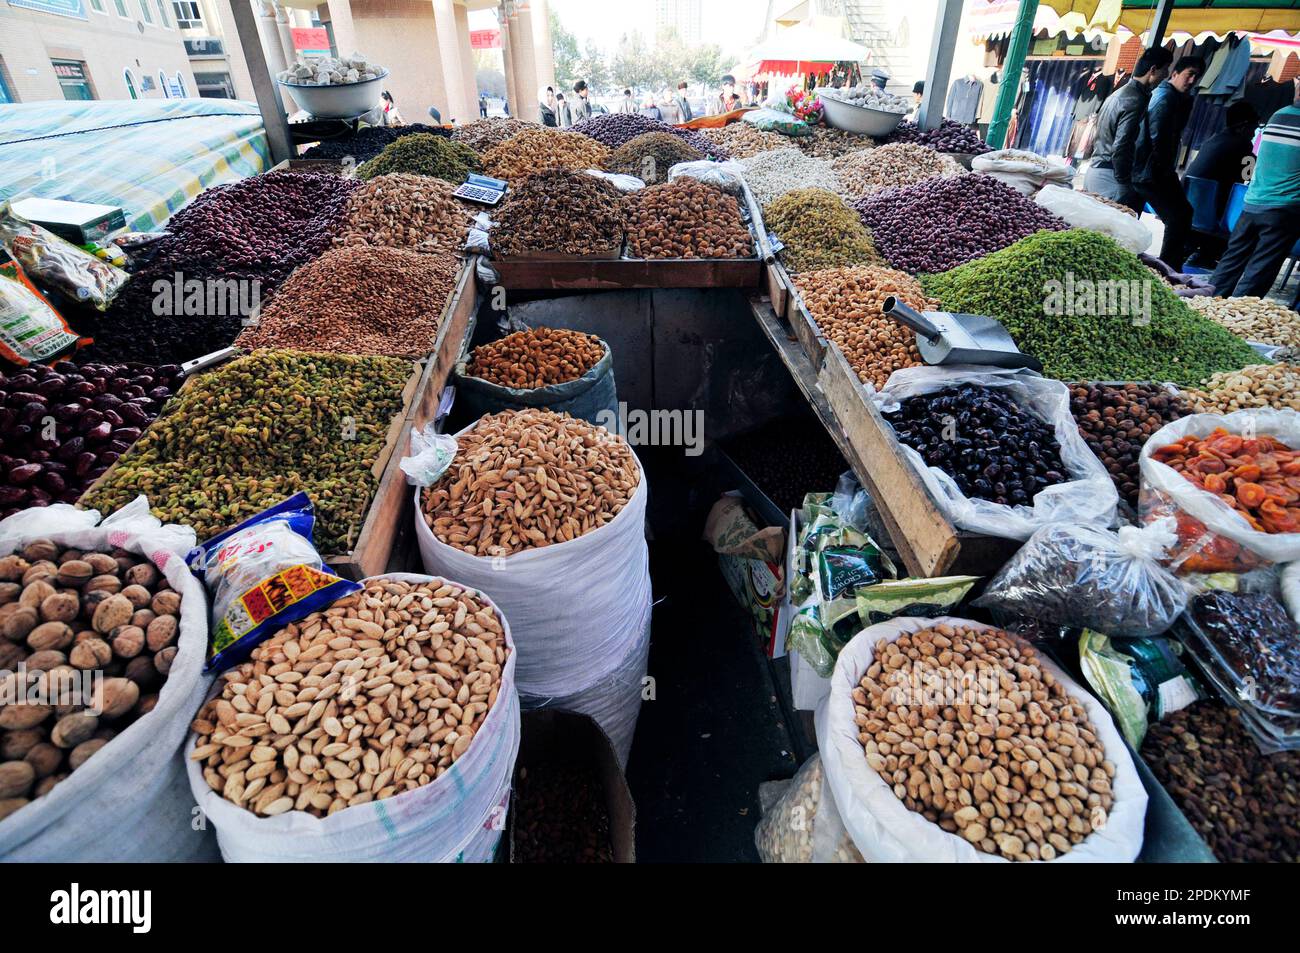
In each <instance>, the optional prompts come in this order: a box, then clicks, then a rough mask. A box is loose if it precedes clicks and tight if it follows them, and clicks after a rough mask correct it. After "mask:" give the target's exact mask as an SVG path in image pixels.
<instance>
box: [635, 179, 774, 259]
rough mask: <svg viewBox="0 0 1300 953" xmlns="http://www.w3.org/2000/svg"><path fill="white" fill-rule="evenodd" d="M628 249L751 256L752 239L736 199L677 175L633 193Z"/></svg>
mask: <svg viewBox="0 0 1300 953" xmlns="http://www.w3.org/2000/svg"><path fill="white" fill-rule="evenodd" d="M628 201H629V203H630V206H631V210H630V212H629V215H628V219H629V221H628V230H627V239H628V254H629V255H631V256H632V257H634V258H750V257H752V256H753V254H754V240H753V238H752V237H751V236H750V234H749V229H748V228H747V227H746V225H745V223H744V221H743V220H742V219H741V217H740V206H739V205H737V204H736V200H735V199H734V198H733V197H732V196H730V195H727V194H726V193H725V192H723V191H722V190H721V189H718V188H715V187H714V186H712V185H708V184H706V183H704V182H701V181H700V180H699V179H692V178H690V177H689V176H680V177H678V178H676V179H674V180H673V181H671V182H665V183H663V184H661V185H652V186H649V187H648V188H644V189H641V190H640V191H638V192H635V193H633V194H632V196H631V197H630V198H629V200H628Z"/></svg>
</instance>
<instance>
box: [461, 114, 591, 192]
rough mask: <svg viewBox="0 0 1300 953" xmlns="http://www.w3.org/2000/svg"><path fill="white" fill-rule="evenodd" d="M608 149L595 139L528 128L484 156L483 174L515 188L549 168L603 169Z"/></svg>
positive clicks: (575, 133) (560, 131)
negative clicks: (501, 180) (503, 180)
mask: <svg viewBox="0 0 1300 953" xmlns="http://www.w3.org/2000/svg"><path fill="white" fill-rule="evenodd" d="M608 161H609V150H608V149H607V148H605V147H604V146H602V145H601V144H600V143H599V142H597V141H596V140H595V139H592V138H590V137H589V136H584V135H582V134H581V133H577V132H566V131H562V130H559V129H542V128H539V129H525V130H524V131H523V132H521V133H519V134H518V135H517V136H514V137H513V138H511V139H507V140H506V141H505V142H502V143H499V144H497V145H495V146H493V147H492V148H491V149H489V150H488V151H487V152H485V153H484V154H483V171H485V172H486V173H487V174H488V175H490V176H492V177H493V178H496V179H505V180H506V181H507V182H509V183H510V184H511V186H512V187H513V186H515V185H516V184H518V183H519V182H520V181H521V180H523V179H526V178H528V176H530V175H536V174H537V173H539V172H545V171H547V170H548V169H569V170H571V171H574V172H581V171H583V170H584V169H603V168H604V167H605V163H607V162H608Z"/></svg>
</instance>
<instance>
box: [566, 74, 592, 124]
mask: <svg viewBox="0 0 1300 953" xmlns="http://www.w3.org/2000/svg"><path fill="white" fill-rule="evenodd" d="M590 95H591V92H590V90H588V89H587V81H586V80H585V79H580V80H578V81H577V82H576V83H574V84H573V100H572V102H570V103H569V109H570V111H571V112H572V113H573V121H574V122H582V120H584V119H590V118H591V100H590V99H589V98H588V97H589V96H590Z"/></svg>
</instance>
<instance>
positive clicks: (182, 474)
mask: <svg viewBox="0 0 1300 953" xmlns="http://www.w3.org/2000/svg"><path fill="white" fill-rule="evenodd" d="M412 371H413V367H412V365H411V364H410V363H408V362H406V361H401V360H398V359H396V358H391V357H356V356H352V355H341V354H307V353H302V352H298V351H274V350H265V351H257V352H255V353H253V354H251V355H248V356H247V357H240V358H236V359H235V360H233V361H231V362H230V363H228V364H224V365H222V366H220V367H218V368H216V369H214V370H212V371H210V372H208V373H206V374H204V375H202V376H201V377H198V378H196V379H195V380H193V381H192V382H191V383H190V384H189V386H187V387H186V388H185V390H184V392H182V393H180V394H178V395H177V398H176V400H175V401H173V403H172V404H171V406H170V408H169V411H168V413H167V414H165V415H164V416H162V417H160V418H159V419H158V420H155V421H154V422H153V423H152V424H151V425H150V427H149V429H148V430H147V431H145V434H144V436H143V437H141V438H140V440H139V441H138V442H137V443H136V445H135V446H134V447H132V448H131V450H130V451H129V452H127V453H126V454H125V455H123V457H122V459H121V460H119V461H118V465H117V468H116V469H115V470H114V471H113V473H112V474H110V475H109V478H108V480H107V481H106V482H105V483H103V484H101V485H100V486H99V488H98V489H96V490H95V491H94V492H92V493H89V494H87V495H86V496H85V497H83V498H82V500H81V503H82V505H83V506H86V507H88V508H93V509H97V510H99V511H100V512H101V513H111V512H113V511H114V510H117V509H119V508H121V507H122V506H125V505H126V504H127V503H129V502H130V501H131V500H133V499H135V497H136V496H138V495H139V494H141V493H144V494H146V495H147V496H148V497H149V502H150V504H151V505H152V512H153V515H154V516H156V517H158V518H159V519H160V520H162V521H163V522H164V523H182V524H184V525H186V526H192V527H194V530H195V532H196V533H197V534H198V537H199V539H207V538H208V537H209V536H214V535H216V534H217V533H219V532H221V531H222V530H224V529H228V528H229V527H231V526H233V525H234V524H236V523H238V522H240V521H242V520H244V519H247V518H248V517H250V516H252V515H253V514H254V513H257V512H260V511H261V510H263V509H265V508H266V507H268V506H270V505H271V504H273V503H278V502H280V501H281V500H283V499H285V498H286V497H289V496H292V495H293V494H294V493H297V492H298V491H299V490H305V491H306V492H307V493H308V494H310V496H311V500H312V503H313V504H314V505H315V507H316V528H315V532H314V537H313V538H314V542H315V544H316V548H317V549H318V550H320V552H321V553H323V554H325V555H334V554H337V553H344V552H347V551H349V550H350V549H351V548H352V543H354V542H355V541H356V535H357V533H358V532H359V531H360V529H361V523H362V521H363V519H364V518H365V513H366V508H367V507H368V506H369V505H370V499H371V497H372V496H374V492H375V487H376V485H377V478H376V477H375V475H374V474H373V473H372V472H371V468H372V467H374V465H375V463H376V461H377V460H378V459H379V456H380V453H381V452H382V450H383V448H384V444H385V441H386V439H387V436H388V429H389V426H390V425H391V424H392V421H393V417H394V416H396V415H397V414H398V413H400V412H401V411H402V389H403V388H404V387H405V385H406V382H407V380H408V379H409V378H410V377H411V374H412Z"/></svg>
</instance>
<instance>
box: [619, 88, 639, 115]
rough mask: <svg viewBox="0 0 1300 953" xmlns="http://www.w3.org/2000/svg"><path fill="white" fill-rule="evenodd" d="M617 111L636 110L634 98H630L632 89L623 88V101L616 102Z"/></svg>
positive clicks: (629, 111) (630, 111)
mask: <svg viewBox="0 0 1300 953" xmlns="http://www.w3.org/2000/svg"><path fill="white" fill-rule="evenodd" d="M618 111H619V112H620V113H634V112H636V100H635V99H633V98H632V90H630V89H625V90H623V101H622V102H621V103H619V104H618Z"/></svg>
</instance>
